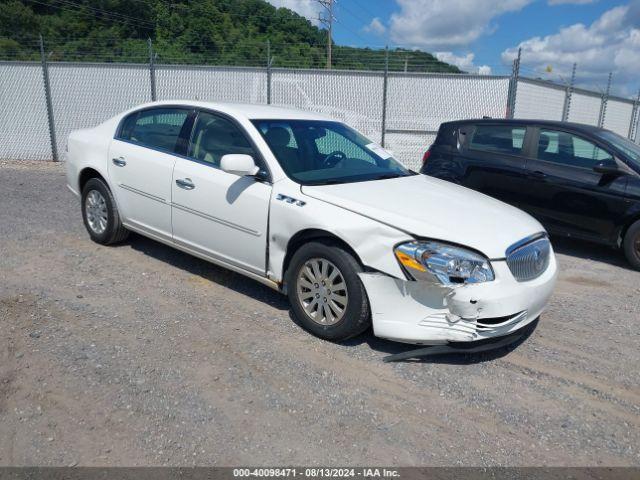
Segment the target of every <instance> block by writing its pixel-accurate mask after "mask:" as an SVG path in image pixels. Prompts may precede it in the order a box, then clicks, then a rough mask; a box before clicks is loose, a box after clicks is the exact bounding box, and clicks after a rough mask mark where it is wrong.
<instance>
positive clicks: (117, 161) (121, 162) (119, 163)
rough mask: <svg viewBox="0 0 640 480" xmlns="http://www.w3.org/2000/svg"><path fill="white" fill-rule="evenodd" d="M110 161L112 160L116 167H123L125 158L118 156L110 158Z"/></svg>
mask: <svg viewBox="0 0 640 480" xmlns="http://www.w3.org/2000/svg"><path fill="white" fill-rule="evenodd" d="M111 161H112V162H113V164H114V165H115V166H116V167H124V166H125V165H126V164H127V162H126V161H125V159H124V158H122V157H119V158H112V159H111Z"/></svg>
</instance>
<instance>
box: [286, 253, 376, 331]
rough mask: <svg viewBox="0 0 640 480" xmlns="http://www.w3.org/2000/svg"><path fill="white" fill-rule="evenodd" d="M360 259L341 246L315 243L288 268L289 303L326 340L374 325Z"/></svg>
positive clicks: (296, 314)
mask: <svg viewBox="0 0 640 480" xmlns="http://www.w3.org/2000/svg"><path fill="white" fill-rule="evenodd" d="M360 272H362V267H361V266H360V264H359V263H358V261H357V260H356V259H355V258H354V257H353V256H352V255H351V254H350V253H349V252H347V251H345V250H344V249H343V248H341V247H340V246H338V245H333V244H330V243H321V242H311V243H308V244H306V245H303V246H302V247H300V248H299V249H298V251H297V252H296V253H295V254H294V255H293V258H292V259H291V264H290V266H289V269H288V271H287V288H288V296H289V302H290V303H291V308H292V310H293V314H294V316H295V318H296V320H298V322H299V323H300V324H301V325H302V326H303V327H304V328H305V329H306V330H308V331H310V332H311V333H313V334H314V335H316V336H318V337H320V338H323V339H325V340H334V341H339V340H346V339H348V338H351V337H355V336H356V335H359V334H360V333H362V332H364V331H365V330H366V329H367V328H369V325H370V324H371V320H370V310H369V300H368V298H367V293H366V291H365V289H364V285H363V284H362V281H361V280H360V278H359V277H358V273H360Z"/></svg>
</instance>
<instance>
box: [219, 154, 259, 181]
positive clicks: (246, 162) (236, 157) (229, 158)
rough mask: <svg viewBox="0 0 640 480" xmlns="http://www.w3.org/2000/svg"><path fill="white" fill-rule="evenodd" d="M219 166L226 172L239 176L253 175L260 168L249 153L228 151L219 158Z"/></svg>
mask: <svg viewBox="0 0 640 480" xmlns="http://www.w3.org/2000/svg"><path fill="white" fill-rule="evenodd" d="M220 168H221V169H222V170H223V171H224V172H227V173H233V174H234V175H239V176H241V177H245V176H253V175H255V174H256V173H258V171H259V170H260V169H259V168H258V166H257V165H256V162H254V160H253V157H252V156H251V155H245V154H243V153H228V154H226V155H223V156H222V158H221V159H220Z"/></svg>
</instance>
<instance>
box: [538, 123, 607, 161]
mask: <svg viewBox="0 0 640 480" xmlns="http://www.w3.org/2000/svg"><path fill="white" fill-rule="evenodd" d="M538 159H540V160H546V161H548V162H554V163H560V164H563V165H570V166H572V167H582V168H593V167H594V166H595V164H596V163H598V162H600V161H602V160H607V159H611V155H610V154H609V153H608V152H607V151H606V150H603V149H602V148H600V147H598V146H597V145H595V144H594V143H592V142H590V141H588V140H585V139H584V138H582V137H579V136H577V135H573V134H571V133H568V132H562V131H556V130H544V129H543V130H540V138H539V139H538Z"/></svg>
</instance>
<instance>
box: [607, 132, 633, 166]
mask: <svg viewBox="0 0 640 480" xmlns="http://www.w3.org/2000/svg"><path fill="white" fill-rule="evenodd" d="M598 135H599V136H600V137H601V138H603V139H604V140H606V141H607V142H609V143H611V144H612V145H613V146H614V147H616V148H617V149H618V150H621V151H622V152H623V153H624V154H626V156H627V157H629V159H630V160H631V161H632V162H633V163H634V164H635V166H636V167H638V168H640V146H639V145H637V144H635V143H633V142H632V141H631V140H629V139H626V138H624V137H621V136H620V135H618V134H617V133H613V132H609V131H607V130H605V131H602V132H599V133H598Z"/></svg>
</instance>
